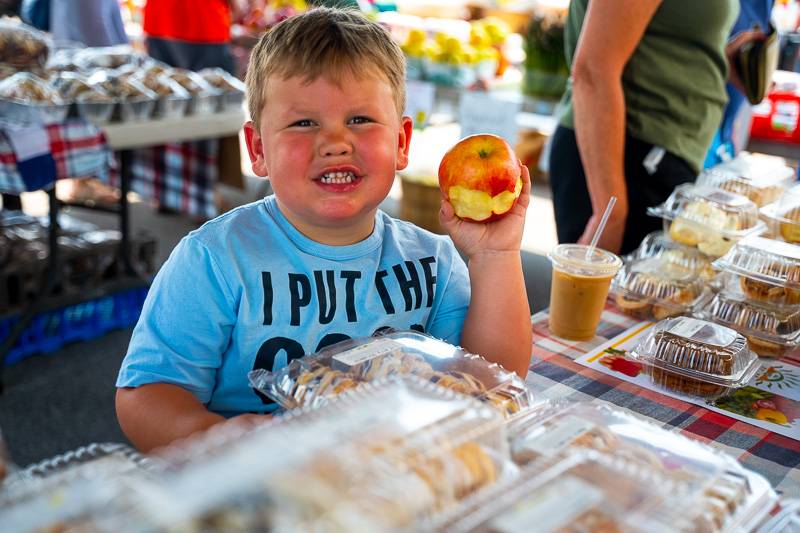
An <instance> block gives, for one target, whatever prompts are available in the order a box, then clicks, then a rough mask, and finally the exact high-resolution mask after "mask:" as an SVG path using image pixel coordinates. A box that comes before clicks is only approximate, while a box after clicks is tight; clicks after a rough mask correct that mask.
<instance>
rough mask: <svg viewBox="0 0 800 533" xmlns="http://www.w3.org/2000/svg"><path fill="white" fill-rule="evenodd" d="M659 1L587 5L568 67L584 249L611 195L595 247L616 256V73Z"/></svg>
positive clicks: (621, 173)
mask: <svg viewBox="0 0 800 533" xmlns="http://www.w3.org/2000/svg"><path fill="white" fill-rule="evenodd" d="M659 4H661V0H603V1H602V2H589V7H588V10H587V13H586V18H585V20H584V22H583V29H582V30H581V36H580V39H579V40H578V46H577V48H576V50H575V57H574V59H573V62H572V101H573V107H574V112H575V135H576V137H577V141H578V149H579V151H580V154H581V161H582V162H583V168H584V172H585V173H586V182H587V186H588V188H589V196H590V197H591V200H592V210H593V215H592V217H591V218H590V219H589V223H588V224H587V225H586V229H585V231H584V233H583V235H582V236H581V238H580V240H579V241H578V242H580V243H584V244H588V243H589V241H590V240H591V238H592V235H593V234H594V231H595V229H596V228H597V226H598V224H599V222H600V217H602V215H603V211H604V210H605V208H606V205H607V204H608V201H609V199H610V198H611V197H612V196H616V197H617V204H616V207H615V208H614V211H613V212H612V214H611V217H610V218H609V220H608V225H607V226H606V229H605V231H604V232H603V235H602V237H601V239H600V242H599V244H598V246H600V247H601V248H604V249H606V250H609V251H611V252H615V253H618V252H619V250H620V247H621V246H622V237H623V233H624V228H625V220H626V219H627V217H628V190H627V187H626V185H625V163H624V161H625V95H624V94H623V91H622V71H623V69H624V68H625V64H626V63H627V62H628V59H630V57H631V55H632V54H633V52H634V50H635V49H636V46H637V45H638V43H639V41H640V40H641V38H642V35H643V34H644V31H645V29H646V28H647V25H648V23H649V22H650V19H651V18H652V17H653V14H654V13H655V11H656V9H657V8H658V6H659Z"/></svg>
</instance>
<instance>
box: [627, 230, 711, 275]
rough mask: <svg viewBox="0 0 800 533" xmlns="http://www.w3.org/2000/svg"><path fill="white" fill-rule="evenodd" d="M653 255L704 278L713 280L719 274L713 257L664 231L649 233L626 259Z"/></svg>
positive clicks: (630, 259) (631, 259) (628, 260)
mask: <svg viewBox="0 0 800 533" xmlns="http://www.w3.org/2000/svg"><path fill="white" fill-rule="evenodd" d="M651 257H658V258H660V259H661V260H662V261H664V262H665V263H670V264H675V265H678V266H681V267H683V268H685V269H688V270H691V271H693V272H695V273H696V274H697V276H698V277H699V278H700V279H702V280H706V281H711V280H713V279H714V277H715V276H716V275H717V273H716V272H715V271H714V268H713V267H712V262H711V259H709V257H708V256H707V255H706V254H704V253H702V252H700V251H699V250H698V249H697V248H695V247H692V246H686V245H683V244H680V243H677V242H675V241H673V240H672V239H670V238H669V237H667V235H666V234H665V233H664V232H662V231H654V232H653V233H651V234H649V235H647V236H646V237H645V238H644V239H643V240H642V243H641V244H640V245H639V247H638V248H637V249H636V250H635V251H634V252H633V253H631V254H630V255H629V256H626V257H625V258H624V260H625V263H631V262H633V261H635V260H637V259H646V258H651Z"/></svg>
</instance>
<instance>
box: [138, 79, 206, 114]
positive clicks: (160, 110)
mask: <svg viewBox="0 0 800 533" xmlns="http://www.w3.org/2000/svg"><path fill="white" fill-rule="evenodd" d="M167 72H168V71H162V70H161V69H160V67H153V68H151V69H150V70H147V71H144V72H142V73H137V74H134V76H133V78H134V79H136V80H138V81H140V82H141V83H142V85H144V86H145V87H147V88H148V89H150V90H151V91H153V92H154V93H156V95H157V100H156V105H155V109H154V112H153V115H154V116H156V117H159V118H179V117H182V116H184V115H185V114H186V109H187V108H188V106H189V101H190V100H191V97H192V96H191V94H190V93H189V91H187V90H186V89H185V88H184V87H183V86H182V85H181V84H180V83H178V82H176V81H175V80H173V79H172V78H170V77H169V76H168V75H167Z"/></svg>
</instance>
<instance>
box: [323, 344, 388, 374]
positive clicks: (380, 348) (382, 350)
mask: <svg viewBox="0 0 800 533" xmlns="http://www.w3.org/2000/svg"><path fill="white" fill-rule="evenodd" d="M398 348H402V345H401V344H400V343H398V342H395V341H393V340H391V339H379V340H376V341H371V342H368V343H366V344H362V345H360V346H356V347H355V348H352V349H350V350H347V351H344V352H342V353H339V354H336V355H334V356H333V363H334V364H333V368H334V369H335V370H344V371H347V370H350V369H351V368H353V367H355V366H358V365H360V364H362V363H366V362H367V361H370V360H372V359H375V358H377V357H383V356H385V355H388V354H390V353H392V352H394V351H396V350H397V349H398Z"/></svg>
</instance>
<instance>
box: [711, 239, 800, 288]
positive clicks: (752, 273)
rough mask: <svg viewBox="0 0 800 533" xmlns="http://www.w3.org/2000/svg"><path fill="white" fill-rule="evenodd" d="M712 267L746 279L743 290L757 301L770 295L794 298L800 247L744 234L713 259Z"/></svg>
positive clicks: (799, 279) (799, 275)
mask: <svg viewBox="0 0 800 533" xmlns="http://www.w3.org/2000/svg"><path fill="white" fill-rule="evenodd" d="M714 268H716V269H718V270H723V271H727V272H732V273H735V274H738V275H740V276H741V277H742V278H746V280H747V281H744V280H742V284H743V285H742V289H743V290H744V291H745V292H746V293H747V294H748V295H749V296H750V297H751V298H753V299H756V300H763V299H770V296H779V297H784V296H786V297H788V298H789V299H792V300H793V299H794V297H796V296H797V294H798V292H800V247H799V246H795V245H792V244H787V243H783V242H779V241H775V240H772V239H765V238H762V237H757V236H753V237H747V238H745V239H742V240H741V241H739V242H738V243H736V245H735V246H734V247H733V248H731V249H730V251H729V252H728V253H727V254H725V255H724V256H722V257H720V258H719V259H717V260H716V261H714ZM776 288H777V289H776ZM780 289H782V290H780ZM786 303H797V302H786Z"/></svg>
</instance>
